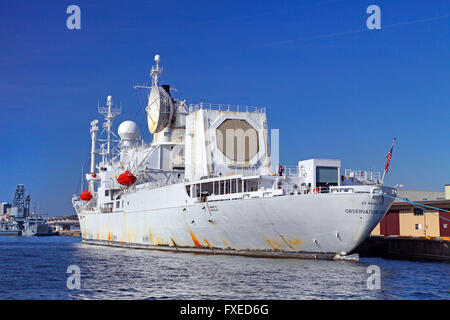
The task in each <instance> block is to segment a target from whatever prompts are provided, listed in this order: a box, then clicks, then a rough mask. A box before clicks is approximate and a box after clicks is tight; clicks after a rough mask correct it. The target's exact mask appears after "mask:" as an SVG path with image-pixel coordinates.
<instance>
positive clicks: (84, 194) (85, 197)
mask: <svg viewBox="0 0 450 320" xmlns="http://www.w3.org/2000/svg"><path fill="white" fill-rule="evenodd" d="M80 199H81V200H83V201H89V200H91V199H92V194H91V193H90V192H89V191H88V190H84V191H83V192H82V193H81V194H80Z"/></svg>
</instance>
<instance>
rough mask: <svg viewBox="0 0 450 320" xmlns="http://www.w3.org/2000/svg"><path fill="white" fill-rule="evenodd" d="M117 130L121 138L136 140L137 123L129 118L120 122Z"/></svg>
mask: <svg viewBox="0 0 450 320" xmlns="http://www.w3.org/2000/svg"><path fill="white" fill-rule="evenodd" d="M117 132H118V134H119V136H120V139H122V140H136V139H137V138H138V137H139V127H138V125H137V124H136V122H134V121H130V120H127V121H124V122H122V123H121V124H120V126H119V129H118V130H117Z"/></svg>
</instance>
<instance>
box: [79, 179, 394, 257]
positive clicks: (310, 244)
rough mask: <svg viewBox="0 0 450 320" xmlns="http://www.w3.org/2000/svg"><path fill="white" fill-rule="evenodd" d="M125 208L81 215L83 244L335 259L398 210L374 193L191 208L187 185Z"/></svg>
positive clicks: (147, 193)
mask: <svg viewBox="0 0 450 320" xmlns="http://www.w3.org/2000/svg"><path fill="white" fill-rule="evenodd" d="M121 201H123V202H122V203H124V207H123V208H121V209H120V211H119V210H117V211H113V212H109V213H99V212H96V211H91V212H87V211H83V210H79V212H78V215H79V219H80V227H81V233H82V239H83V242H85V243H89V244H101V245H110V246H120V247H131V248H146V249H156V250H175V251H189V252H204V253H224V254H240V255H253V256H286V257H313V258H314V257H315V258H317V257H332V256H334V255H335V254H341V255H346V254H348V253H349V252H351V251H352V250H353V249H355V248H356V247H357V246H358V245H359V244H360V243H361V242H362V241H364V239H366V238H367V236H368V235H369V233H370V232H371V231H372V230H373V228H374V227H375V226H376V225H377V224H378V222H379V221H380V220H381V219H382V217H383V216H384V215H385V213H386V212H387V211H388V209H389V208H390V206H391V204H392V200H390V199H388V198H386V197H377V198H376V199H374V197H373V195H371V194H370V193H361V194H348V195H347V194H336V195H334V194H301V195H284V196H274V197H270V198H249V199H235V200H227V201H212V202H200V203H192V202H191V201H192V199H191V198H189V197H188V196H187V194H186V192H185V187H184V185H182V184H177V185H171V186H167V187H162V188H157V189H151V190H139V191H136V192H134V193H131V194H128V195H124V196H123V197H122V199H121ZM127 204H128V205H127Z"/></svg>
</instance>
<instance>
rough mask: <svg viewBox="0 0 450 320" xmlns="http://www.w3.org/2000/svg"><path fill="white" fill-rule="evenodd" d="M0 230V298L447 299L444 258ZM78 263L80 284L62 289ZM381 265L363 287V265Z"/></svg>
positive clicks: (449, 274)
mask: <svg viewBox="0 0 450 320" xmlns="http://www.w3.org/2000/svg"><path fill="white" fill-rule="evenodd" d="M80 241H81V240H80V239H79V238H72V237H44V238H38V237H31V238H25V237H0V299H449V298H450V286H449V284H450V264H446V263H430V262H410V261H395V260H384V259H378V258H374V259H368V258H367V259H361V261H360V262H343V261H342V262H335V261H315V260H314V261H313V260H297V259H265V258H249V257H233V256H220V255H215V256H213V255H197V254H189V253H172V252H158V251H149V250H132V249H120V248H109V247H98V246H89V245H85V244H82V243H81V242H80ZM70 265H78V266H79V267H80V270H81V289H80V290H69V289H67V286H66V281H67V278H68V276H70V274H67V273H66V271H67V267H68V266H70ZM370 265H377V266H378V267H380V269H381V289H380V290H369V289H368V288H367V285H366V281H367V278H368V277H369V274H368V273H367V267H368V266H370Z"/></svg>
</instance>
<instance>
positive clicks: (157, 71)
mask: <svg viewBox="0 0 450 320" xmlns="http://www.w3.org/2000/svg"><path fill="white" fill-rule="evenodd" d="M160 60H161V58H160V56H159V54H157V55H156V56H155V62H156V66H152V71H151V72H150V76H151V77H152V85H153V86H155V87H156V86H158V77H159V75H160V74H161V73H162V72H163V68H160V67H159V61H160Z"/></svg>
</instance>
